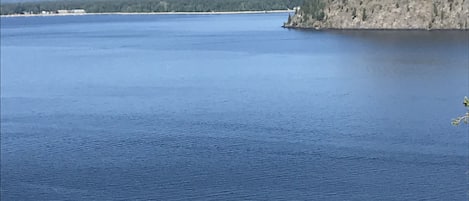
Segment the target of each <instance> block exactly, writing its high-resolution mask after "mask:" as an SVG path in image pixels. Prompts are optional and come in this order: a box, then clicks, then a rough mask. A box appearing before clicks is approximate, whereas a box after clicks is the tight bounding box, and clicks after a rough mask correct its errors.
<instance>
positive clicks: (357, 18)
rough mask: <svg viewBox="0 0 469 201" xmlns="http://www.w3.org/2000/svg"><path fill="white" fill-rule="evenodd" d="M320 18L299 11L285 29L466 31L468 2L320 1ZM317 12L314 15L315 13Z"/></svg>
mask: <svg viewBox="0 0 469 201" xmlns="http://www.w3.org/2000/svg"><path fill="white" fill-rule="evenodd" d="M316 2H320V6H319V7H320V8H319V9H320V11H318V12H320V15H318V14H316V15H314V14H311V13H308V12H307V11H305V10H306V9H302V8H300V10H298V11H297V12H296V14H295V15H293V16H291V18H289V20H288V22H285V24H284V27H287V28H316V29H469V25H468V24H469V0H322V1H321V0H319V1H316ZM316 13H317V12H316Z"/></svg>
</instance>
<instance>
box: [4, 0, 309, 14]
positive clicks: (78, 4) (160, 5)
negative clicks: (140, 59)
mask: <svg viewBox="0 0 469 201" xmlns="http://www.w3.org/2000/svg"><path fill="white" fill-rule="evenodd" d="M303 1H304V0H57V1H41V2H25V3H2V4H1V12H0V14H1V15H12V14H24V13H27V14H40V13H41V12H43V11H45V12H56V11H57V10H73V9H84V10H85V12H87V13H109V12H129V13H133V12H145V13H147V12H223V11H270V10H286V9H293V8H294V7H296V6H299V5H302V4H303Z"/></svg>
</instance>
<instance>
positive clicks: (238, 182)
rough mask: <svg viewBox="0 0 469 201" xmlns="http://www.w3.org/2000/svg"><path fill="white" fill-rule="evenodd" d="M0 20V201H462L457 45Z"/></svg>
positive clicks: (140, 22)
mask: <svg viewBox="0 0 469 201" xmlns="http://www.w3.org/2000/svg"><path fill="white" fill-rule="evenodd" d="M287 16H288V14H249V15H127V16H124V15H95V16H64V17H18V18H1V200H2V201H3V200H5V201H7V200H338V201H339V200H340V201H342V200H357V201H358V200H360V201H361V200H412V201H414V200H466V199H467V192H468V191H467V189H468V188H467V187H468V179H467V178H468V176H467V170H468V128H467V126H460V127H453V126H452V125H451V124H450V122H451V119H452V118H454V117H456V116H458V115H462V114H463V113H464V112H465V110H464V107H463V105H462V98H463V97H464V96H465V95H469V89H468V87H469V83H468V82H469V78H468V76H469V56H468V55H469V35H468V32H467V31H466V32H464V31H431V32H427V31H304V30H303V31H302V30H288V29H283V28H281V27H280V25H281V24H282V23H283V21H285V20H286V19H287Z"/></svg>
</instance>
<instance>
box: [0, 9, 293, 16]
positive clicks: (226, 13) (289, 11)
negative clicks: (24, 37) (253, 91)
mask: <svg viewBox="0 0 469 201" xmlns="http://www.w3.org/2000/svg"><path fill="white" fill-rule="evenodd" d="M293 12H295V11H294V10H269V11H222V12H151V13H146V12H130V13H126V12H108V13H60V14H59V13H57V14H13V15H0V17H53V16H80V15H233V14H264V13H293Z"/></svg>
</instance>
